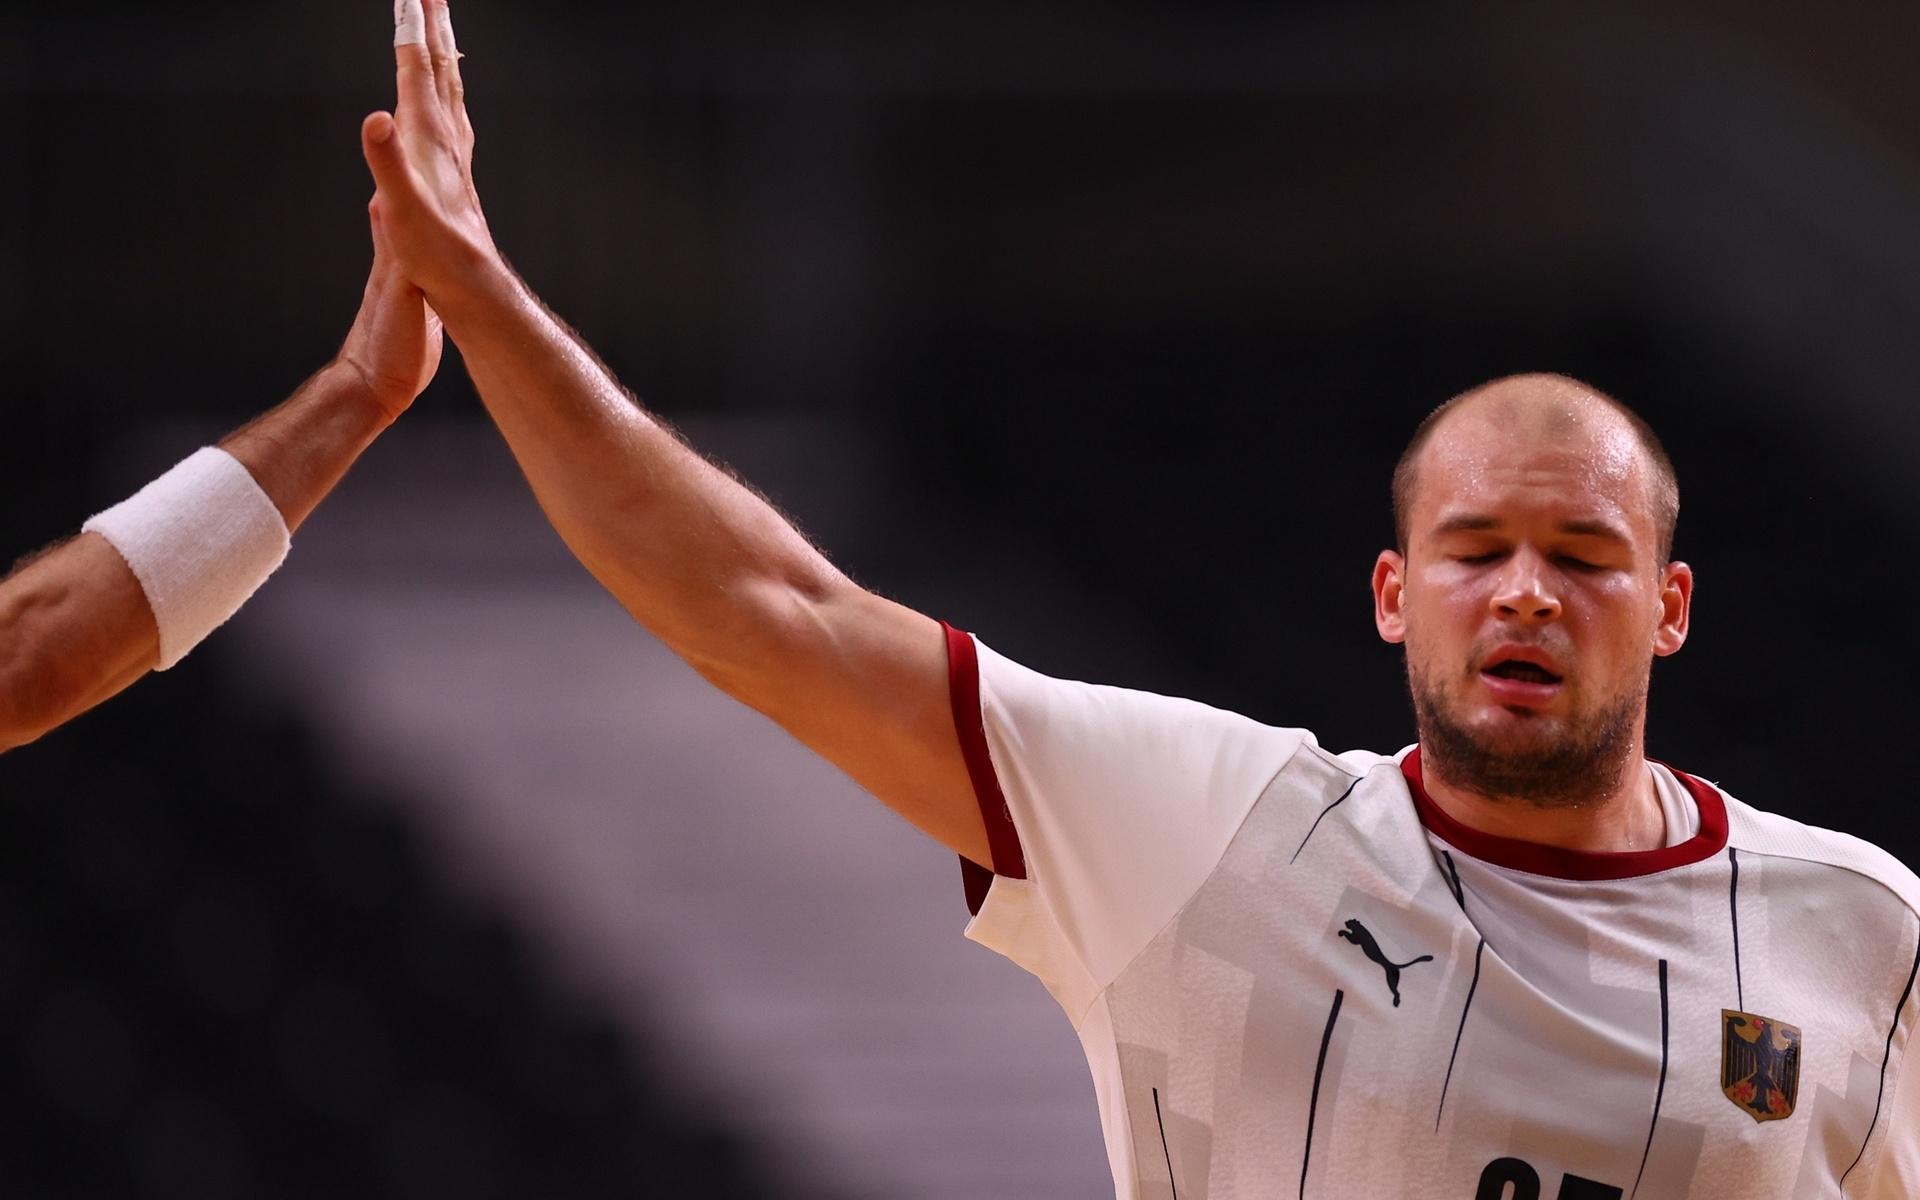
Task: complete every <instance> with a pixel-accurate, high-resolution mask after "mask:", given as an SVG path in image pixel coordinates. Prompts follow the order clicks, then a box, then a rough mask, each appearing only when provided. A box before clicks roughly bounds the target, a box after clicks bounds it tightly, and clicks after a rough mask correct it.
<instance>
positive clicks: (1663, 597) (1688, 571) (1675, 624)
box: [1653, 562, 1693, 656]
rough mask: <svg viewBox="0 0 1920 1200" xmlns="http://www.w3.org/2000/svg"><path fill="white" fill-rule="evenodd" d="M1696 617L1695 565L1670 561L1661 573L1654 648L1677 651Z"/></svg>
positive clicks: (1657, 652)
mask: <svg viewBox="0 0 1920 1200" xmlns="http://www.w3.org/2000/svg"><path fill="white" fill-rule="evenodd" d="M1692 619H1693V568H1692V567H1690V566H1688V565H1687V564H1685V563H1683V562H1670V563H1668V564H1667V566H1666V569H1665V570H1664V571H1662V572H1661V573H1660V624H1659V625H1658V626H1656V627H1655V628H1654V631H1653V652H1654V653H1655V654H1658V655H1662V656H1664V655H1668V654H1672V653H1675V652H1676V651H1678V650H1679V649H1680V647H1681V646H1684V645H1685V644H1686V641H1687V627H1688V623H1689V622H1690V621H1692Z"/></svg>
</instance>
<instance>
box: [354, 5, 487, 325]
mask: <svg viewBox="0 0 1920 1200" xmlns="http://www.w3.org/2000/svg"><path fill="white" fill-rule="evenodd" d="M422 4H423V0H395V4H394V47H393V56H394V63H395V66H396V68H397V72H398V79H397V83H398V96H397V102H396V103H395V105H394V111H393V112H392V113H391V114H389V113H385V112H376V113H373V114H372V115H370V116H368V117H367V119H366V120H365V121H363V122H362V123H361V126H360V145H361V150H362V152H363V153H364V154H365V155H366V159H367V166H368V168H369V169H371V170H372V172H373V179H374V183H375V185H376V191H375V194H374V198H373V202H372V204H371V205H369V211H370V212H371V214H372V216H373V218H374V222H375V224H376V226H377V227H379V228H381V229H382V230H383V231H384V232H383V236H384V238H385V241H386V245H387V247H388V248H389V249H390V251H391V254H392V257H393V260H394V262H395V265H396V266H397V268H398V269H399V270H400V271H401V272H402V273H403V274H404V275H405V277H406V278H407V279H408V280H410V281H411V282H412V284H413V285H414V286H415V287H418V288H419V289H421V290H422V291H423V292H425V293H426V295H427V297H428V299H429V300H430V301H433V302H435V303H436V304H437V305H438V306H439V307H441V308H442V310H443V311H446V305H447V303H448V302H450V301H452V300H454V299H455V298H457V296H458V295H459V294H460V293H461V292H462V291H463V290H465V289H468V288H470V287H472V286H473V285H474V284H475V283H476V282H477V281H478V280H479V279H480V278H481V277H482V276H484V275H485V273H486V272H487V270H488V269H489V268H491V267H495V266H498V265H500V257H499V252H498V251H497V250H495V249H494V245H493V235H492V234H491V233H490V232H488V230H487V219H486V215H485V214H484V213H483V212H482V211H481V208H480V197H479V194H478V193H477V192H475V191H474V187H473V123H472V122H471V121H470V120H469V119H468V118H467V105H466V91H465V87H464V85H463V84H462V83H461V80H460V52H459V50H458V48H457V47H456V46H455V44H454V38H453V17H452V15H451V14H450V13H449V12H448V10H447V0H424V8H423V7H422Z"/></svg>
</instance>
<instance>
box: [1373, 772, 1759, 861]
mask: <svg viewBox="0 0 1920 1200" xmlns="http://www.w3.org/2000/svg"><path fill="white" fill-rule="evenodd" d="M1662 765H1663V766H1664V765H1665V764H1662ZM1667 769H1668V770H1670V771H1673V776H1674V778H1675V779H1678V780H1679V781H1680V783H1681V785H1682V786H1684V787H1685V788H1686V789H1687V791H1688V792H1689V793H1690V794H1691V795H1692V796H1693V802H1694V803H1695V804H1696V805H1698V806H1699V809H1700V832H1699V833H1697V834H1695V835H1694V836H1693V837H1691V838H1689V839H1687V840H1686V841H1684V842H1681V843H1680V844H1679V845H1677V846H1663V847H1661V848H1660V849H1658V850H1630V851H1626V852H1624V853H1619V854H1605V853H1600V852H1597V851H1592V850H1563V849H1561V848H1560V847H1558V846H1543V845H1540V844H1539V843H1538V842H1523V841H1520V840H1519V839H1518V838H1505V837H1496V836H1494V835H1493V834H1491V833H1482V832H1480V831H1479V830H1477V829H1473V828H1470V827H1468V826H1466V825H1462V824H1461V823H1460V822H1458V821H1456V820H1454V819H1453V818H1452V817H1450V816H1448V815H1447V814H1446V812H1445V810H1443V809H1442V808H1441V807H1440V806H1439V805H1438V804H1435V803H1434V802H1433V798H1432V797H1431V796H1428V795H1427V788H1426V784H1425V782H1424V781H1423V779H1422V776H1421V771H1420V747H1418V746H1415V747H1414V748H1413V749H1412V750H1410V751H1408V752H1407V756H1406V757H1405V758H1403V759H1401V760H1400V773H1401V774H1402V775H1404V776H1406V777H1407V789H1408V790H1409V791H1411V792H1412V793H1413V806H1414V808H1415V810H1417V811H1418V812H1419V814H1420V823H1421V824H1422V825H1424V826H1426V827H1427V829H1428V831H1429V832H1431V833H1433V834H1435V835H1436V836H1438V837H1439V838H1440V839H1441V840H1442V841H1444V842H1447V843H1449V844H1450V845H1452V846H1453V847H1454V848H1455V849H1456V850H1459V851H1461V852H1462V853H1465V854H1471V855H1472V856H1473V857H1475V858H1477V859H1480V860H1481V861H1482V862H1490V863H1492V864H1494V865H1495V866H1500V867H1510V868H1512V869H1513V870H1516V871H1525V872H1527V873H1528V874H1530V875H1550V876H1552V877H1554V878H1556V879H1586V880H1592V879H1632V878H1634V877H1635V876H1639V875H1652V874H1654V873H1655V872H1656V871H1671V870H1673V869H1674V868H1675V867H1685V866H1691V865H1692V864H1694V863H1697V862H1702V861H1704V860H1706V859H1709V858H1712V857H1713V856H1714V855H1716V854H1718V853H1720V850H1721V848H1722V847H1724V846H1725V845H1726V844H1727V806H1726V802H1725V801H1723V800H1721V798H1720V793H1719V792H1718V791H1716V790H1715V789H1714V787H1713V785H1712V784H1710V783H1706V782H1703V781H1701V780H1698V779H1695V778H1694V777H1693V776H1691V775H1689V774H1687V773H1686V772H1685V771H1674V770H1673V768H1672V767H1668V768H1667Z"/></svg>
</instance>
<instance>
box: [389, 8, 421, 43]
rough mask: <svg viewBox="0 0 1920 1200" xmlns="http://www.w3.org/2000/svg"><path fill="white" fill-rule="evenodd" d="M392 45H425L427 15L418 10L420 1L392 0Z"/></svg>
mask: <svg viewBox="0 0 1920 1200" xmlns="http://www.w3.org/2000/svg"><path fill="white" fill-rule="evenodd" d="M393 44H394V45H396V46H424V45H426V44H427V15H426V14H425V13H424V12H422V11H421V10H420V0H393Z"/></svg>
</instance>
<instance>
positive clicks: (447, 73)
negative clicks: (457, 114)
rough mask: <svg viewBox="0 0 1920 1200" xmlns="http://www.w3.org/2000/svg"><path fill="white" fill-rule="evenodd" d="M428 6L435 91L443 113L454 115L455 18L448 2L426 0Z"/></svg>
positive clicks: (428, 46) (444, 0)
mask: <svg viewBox="0 0 1920 1200" xmlns="http://www.w3.org/2000/svg"><path fill="white" fill-rule="evenodd" d="M425 2H426V6H427V22H426V24H427V53H428V55H429V56H430V57H431V58H432V60H433V91H434V95H436V96H438V97H439V98H440V108H441V111H443V112H445V113H447V114H448V115H451V114H452V113H453V61H454V54H455V51H454V48H453V18H452V17H451V16H450V15H449V14H448V12H447V0H425Z"/></svg>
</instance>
